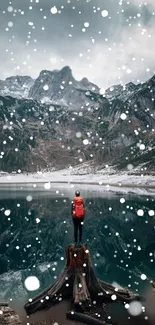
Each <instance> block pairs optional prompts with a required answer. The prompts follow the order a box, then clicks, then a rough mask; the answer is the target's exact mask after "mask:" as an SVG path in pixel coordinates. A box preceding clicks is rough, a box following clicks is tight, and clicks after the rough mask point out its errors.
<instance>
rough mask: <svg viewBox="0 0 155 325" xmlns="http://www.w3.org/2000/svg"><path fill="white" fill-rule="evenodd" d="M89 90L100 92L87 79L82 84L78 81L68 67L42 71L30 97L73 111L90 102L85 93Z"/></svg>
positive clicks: (31, 90)
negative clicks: (87, 101)
mask: <svg viewBox="0 0 155 325" xmlns="http://www.w3.org/2000/svg"><path fill="white" fill-rule="evenodd" d="M88 90H91V91H94V92H98V91H99V88H98V87H97V86H95V85H94V84H92V83H90V82H89V81H88V79H86V78H84V79H82V81H81V82H78V81H76V80H75V79H74V77H73V75H72V70H71V69H70V68H69V67H68V66H66V67H64V68H63V69H61V70H54V71H48V70H44V71H41V73H40V75H39V77H38V78H37V79H36V81H35V83H34V85H33V86H32V87H31V89H30V93H29V96H30V97H31V98H33V99H36V100H39V101H43V102H48V101H51V102H53V103H55V104H59V105H62V106H63V105H64V106H67V107H69V108H70V109H71V110H73V109H75V110H79V109H80V108H81V106H83V105H85V102H86V100H88V99H87V97H86V94H85V92H84V91H88ZM89 102H90V101H89Z"/></svg>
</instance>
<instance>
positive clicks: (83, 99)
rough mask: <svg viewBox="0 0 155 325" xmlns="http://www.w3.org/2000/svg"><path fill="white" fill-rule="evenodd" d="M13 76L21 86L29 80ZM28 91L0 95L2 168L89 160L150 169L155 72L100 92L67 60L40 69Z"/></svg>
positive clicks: (153, 152) (59, 165)
mask: <svg viewBox="0 0 155 325" xmlns="http://www.w3.org/2000/svg"><path fill="white" fill-rule="evenodd" d="M12 80H14V85H16V83H18V85H20V87H23V83H25V84H26V83H27V85H30V83H29V82H32V80H30V79H29V77H18V76H17V77H10V78H7V80H6V81H7V82H11V83H12V82H13V81H12ZM2 93H3V92H2ZM14 94H15V93H14ZM29 97H31V99H30V98H27V99H25V98H15V97H12V96H4V95H3V96H0V128H1V143H0V152H1V154H0V158H1V159H0V169H1V170H3V171H9V172H10V171H18V169H20V170H22V171H23V170H25V171H36V170H38V169H41V168H48V167H49V168H50V167H54V168H57V169H60V168H64V167H68V166H69V165H76V164H79V162H85V161H90V160H91V161H92V160H93V161H94V162H95V165H96V166H98V165H101V166H104V164H110V165H115V166H116V167H118V168H120V169H126V168H127V166H128V164H130V165H133V167H136V168H139V166H141V165H142V164H143V167H142V168H143V170H146V172H147V171H152V170H154V165H155V164H154V156H155V147H154V144H153V143H154V132H155V101H154V98H155V77H152V78H151V79H150V80H148V81H147V82H146V83H144V84H139V85H135V84H133V83H128V84H127V85H126V86H125V87H122V86H121V85H116V86H113V87H111V88H109V89H107V90H106V92H105V94H104V95H101V94H100V93H99V88H98V87H97V86H95V85H94V84H92V83H90V82H89V81H88V79H87V78H83V79H82V80H81V81H76V80H75V79H74V77H73V75H72V71H71V69H70V68H69V67H68V66H66V67H64V68H63V69H61V70H54V71H48V70H44V71H42V72H41V73H40V75H39V77H38V78H37V79H36V80H35V81H33V83H32V86H31V87H30V91H29ZM122 114H123V119H122ZM85 139H87V140H88V141H87V143H88V144H87V145H85V144H84V143H83V140H85ZM94 153H95V154H94ZM140 168H141V167H140ZM144 168H145V169H144Z"/></svg>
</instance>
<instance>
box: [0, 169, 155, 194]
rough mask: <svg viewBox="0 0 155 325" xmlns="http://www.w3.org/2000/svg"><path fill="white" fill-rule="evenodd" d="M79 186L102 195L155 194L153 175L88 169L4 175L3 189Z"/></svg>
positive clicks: (70, 188) (1, 179)
mask: <svg viewBox="0 0 155 325" xmlns="http://www.w3.org/2000/svg"><path fill="white" fill-rule="evenodd" d="M76 186H80V187H82V190H83V191H85V192H89V191H93V192H96V193H97V192H100V193H107V192H109V193H110V192H113V193H114V192H115V193H126V194H127V193H135V194H140V195H149V194H151V195H155V177H153V175H133V174H128V173H123V172H120V173H115V172H113V171H111V170H109V171H108V172H107V171H106V172H105V171H102V172H101V171H100V172H97V173H93V172H92V171H88V170H81V171H79V170H76V169H75V170H70V169H66V170H60V171H59V172H58V171H52V172H38V173H31V174H30V173H29V174H25V173H23V174H5V175H4V174H3V173H0V188H1V189H4V191H5V190H7V189H8V188H9V189H10V190H18V189H19V188H20V189H21V187H23V189H24V187H25V189H26V188H27V189H30V188H31V189H33V190H35V191H37V190H40V191H46V192H49V193H50V190H51V191H52V190H53V191H54V190H56V189H57V190H62V189H66V190H67V191H69V192H70V191H73V188H74V187H76Z"/></svg>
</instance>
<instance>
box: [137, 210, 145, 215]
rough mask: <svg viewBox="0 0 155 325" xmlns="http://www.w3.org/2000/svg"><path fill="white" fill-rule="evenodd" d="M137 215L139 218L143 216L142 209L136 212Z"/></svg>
mask: <svg viewBox="0 0 155 325" xmlns="http://www.w3.org/2000/svg"><path fill="white" fill-rule="evenodd" d="M137 215H138V216H139V217H142V216H143V215H144V211H143V210H142V209H139V210H138V211H137Z"/></svg>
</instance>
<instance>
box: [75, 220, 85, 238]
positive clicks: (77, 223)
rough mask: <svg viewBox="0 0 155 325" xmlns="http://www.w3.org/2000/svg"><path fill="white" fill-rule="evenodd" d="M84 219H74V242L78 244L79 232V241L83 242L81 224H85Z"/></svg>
mask: <svg viewBox="0 0 155 325" xmlns="http://www.w3.org/2000/svg"><path fill="white" fill-rule="evenodd" d="M83 219H84V218H83V217H81V218H76V217H73V223H74V240H75V242H76V243H77V241H78V230H79V241H80V242H81V240H82V226H83V224H81V222H83Z"/></svg>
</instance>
